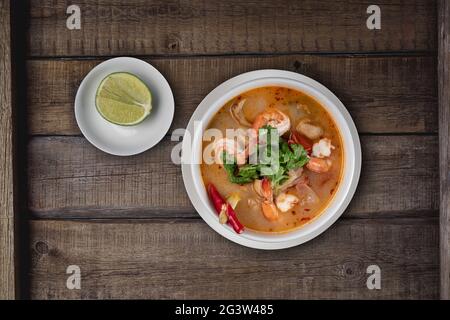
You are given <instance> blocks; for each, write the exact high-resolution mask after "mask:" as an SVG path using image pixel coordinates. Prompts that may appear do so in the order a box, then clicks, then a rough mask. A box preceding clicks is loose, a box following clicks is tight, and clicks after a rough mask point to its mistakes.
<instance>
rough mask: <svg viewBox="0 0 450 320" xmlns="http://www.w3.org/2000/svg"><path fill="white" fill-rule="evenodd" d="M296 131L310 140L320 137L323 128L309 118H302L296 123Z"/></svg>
mask: <svg viewBox="0 0 450 320" xmlns="http://www.w3.org/2000/svg"><path fill="white" fill-rule="evenodd" d="M296 129H297V131H298V132H300V133H301V134H303V135H304V136H306V137H308V138H309V139H311V140H315V139H318V138H320V137H321V136H322V135H323V130H322V128H321V127H319V126H315V125H313V124H312V123H311V120H310V119H303V120H300V122H299V123H298V124H297V127H296Z"/></svg>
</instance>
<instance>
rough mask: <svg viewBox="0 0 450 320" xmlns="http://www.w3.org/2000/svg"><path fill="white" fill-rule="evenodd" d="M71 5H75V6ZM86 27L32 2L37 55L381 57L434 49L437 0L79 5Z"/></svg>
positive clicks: (55, 6) (55, 4) (138, 0)
mask: <svg viewBox="0 0 450 320" xmlns="http://www.w3.org/2000/svg"><path fill="white" fill-rule="evenodd" d="M70 4H71V3H70ZM76 4H77V5H78V6H79V7H80V9H81V29H80V30H68V29H67V27H66V19H67V17H68V15H67V14H66V9H67V7H68V5H69V3H67V1H53V0H45V1H42V0H39V1H37V0H34V1H31V5H30V28H29V35H28V45H29V48H30V51H29V53H30V55H32V56H55V55H57V56H74V55H75V56H80V55H90V56H97V55H159V54H229V53H275V52H277V53H280V52H363V51H364V52H368V51H374V52H383V51H417V50H418V51H424V50H436V46H437V44H436V37H435V34H436V28H435V27H436V1H430V0H416V1H402V0H390V1H386V0H384V1H377V3H376V4H377V5H379V6H380V8H381V23H382V26H381V30H369V29H368V28H367V26H366V20H367V18H368V17H369V15H368V14H367V13H366V11H367V8H368V6H369V5H372V4H374V3H373V1H370V0H362V1H346V2H343V1H339V2H336V1H333V0H325V1H315V0H304V1H295V0H289V1H284V2H283V3H280V2H278V1H273V0H252V1H245V2H243V1H240V0H229V1H226V2H223V1H220V0H209V1H203V0H194V1H179V0H169V1H168V0H154V1H144V0H131V1H126V2H124V1H119V0H109V1H105V0H96V1H87V0H79V1H77V2H76Z"/></svg>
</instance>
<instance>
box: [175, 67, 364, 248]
mask: <svg viewBox="0 0 450 320" xmlns="http://www.w3.org/2000/svg"><path fill="white" fill-rule="evenodd" d="M264 86H282V87H287V88H291V89H295V90H298V91H301V92H304V93H306V94H308V95H309V96H311V97H313V98H315V99H316V100H317V101H319V102H320V103H321V104H322V105H323V106H324V107H325V108H326V109H327V111H328V112H329V113H330V114H331V116H332V117H333V119H334V120H335V122H336V125H337V126H338V129H339V132H340V133H341V136H342V139H343V149H344V170H343V176H342V180H341V182H340V185H339V188H338V190H337V192H336V194H335V196H334V197H333V199H332V201H331V203H330V204H329V205H328V207H327V208H326V209H325V211H324V212H323V213H321V214H320V215H319V216H318V217H316V218H315V219H313V220H312V221H311V222H309V223H308V224H306V225H304V226H302V227H300V228H298V229H294V230H293V231H290V232H287V233H281V234H270V233H261V232H255V231H251V230H248V229H246V230H245V231H244V232H243V233H242V234H237V233H235V232H234V231H233V229H232V228H231V227H230V226H228V225H222V224H220V223H219V219H218V217H217V214H216V212H215V210H214V208H213V206H212V205H211V203H210V201H209V198H208V194H207V192H206V189H205V186H204V184H203V181H202V178H201V174H200V166H199V165H198V163H200V162H201V157H202V143H201V142H202V135H203V131H204V130H205V128H206V127H207V125H208V124H209V122H210V120H211V118H212V117H213V116H214V115H215V113H216V112H217V111H218V110H219V109H220V108H221V107H222V106H223V105H224V104H225V103H226V102H227V101H229V100H230V99H232V98H233V97H235V96H237V95H239V94H241V93H243V92H245V91H248V90H251V89H254V88H258V87H264ZM195 121H201V126H196V127H195V128H194V122H195ZM187 133H189V135H190V136H189V135H187V134H186V135H185V137H184V139H183V157H185V158H183V164H182V172H183V180H184V184H185V187H186V191H187V193H188V195H189V198H190V200H191V202H192V204H193V205H194V207H195V209H196V210H197V211H198V213H199V214H200V216H201V217H202V218H203V220H205V222H206V223H207V224H208V225H209V226H210V227H211V228H213V229H214V230H215V231H217V232H218V233H219V234H221V235H222V236H224V237H225V238H227V239H229V240H231V241H234V242H236V243H239V244H242V245H244V246H247V247H251V248H257V249H283V248H289V247H293V246H296V245H299V244H301V243H304V242H306V241H309V240H311V239H313V238H314V237H316V236H318V235H319V234H321V233H322V232H324V231H325V230H326V229H328V228H329V227H330V226H331V225H332V224H333V223H334V222H335V221H336V220H337V219H338V218H339V217H340V216H341V214H342V213H343V212H344V210H345V209H346V207H347V206H348V204H349V203H350V200H351V199H352V197H353V195H354V193H355V190H356V187H357V184H358V180H359V175H360V171H361V145H360V142H359V137H358V132H357V130H356V127H355V124H354V123H353V120H352V118H351V116H350V114H349V113H348V111H347V109H346V108H345V107H344V105H343V104H342V102H341V101H339V99H338V98H337V97H336V96H335V95H334V94H333V93H332V92H331V91H330V90H328V89H327V88H326V87H324V86H323V85H321V84H320V83H318V82H317V81H315V80H313V79H311V78H308V77H306V76H303V75H300V74H297V73H294V72H289V71H282V70H258V71H252V72H248V73H244V74H241V75H239V76H237V77H234V78H232V79H230V80H228V81H226V82H224V83H222V84H221V85H219V86H218V87H217V88H215V89H214V90H213V91H211V92H210V93H209V94H208V95H207V96H206V97H205V99H203V101H202V102H201V103H200V105H199V106H198V107H197V109H196V110H195V112H194V114H193V115H192V117H191V120H190V121H189V124H188V126H187Z"/></svg>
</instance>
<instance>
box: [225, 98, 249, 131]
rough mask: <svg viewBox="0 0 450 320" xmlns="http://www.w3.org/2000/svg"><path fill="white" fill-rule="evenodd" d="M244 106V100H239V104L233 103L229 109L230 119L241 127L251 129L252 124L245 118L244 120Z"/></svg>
mask: <svg viewBox="0 0 450 320" xmlns="http://www.w3.org/2000/svg"><path fill="white" fill-rule="evenodd" d="M244 104H245V99H243V100H240V101H239V102H237V101H235V102H233V103H232V104H231V107H230V114H231V117H232V118H233V119H234V121H236V122H237V123H238V124H240V125H241V126H245V127H251V126H252V124H251V123H250V122H248V120H247V118H245V115H244V110H243V108H244Z"/></svg>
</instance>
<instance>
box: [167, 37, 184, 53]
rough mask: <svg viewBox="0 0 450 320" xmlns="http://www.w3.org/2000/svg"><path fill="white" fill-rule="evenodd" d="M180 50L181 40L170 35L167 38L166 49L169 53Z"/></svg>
mask: <svg viewBox="0 0 450 320" xmlns="http://www.w3.org/2000/svg"><path fill="white" fill-rule="evenodd" d="M180 48H181V39H180V37H179V36H177V35H174V34H171V35H169V36H168V38H167V49H169V50H170V51H179V50H180Z"/></svg>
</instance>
